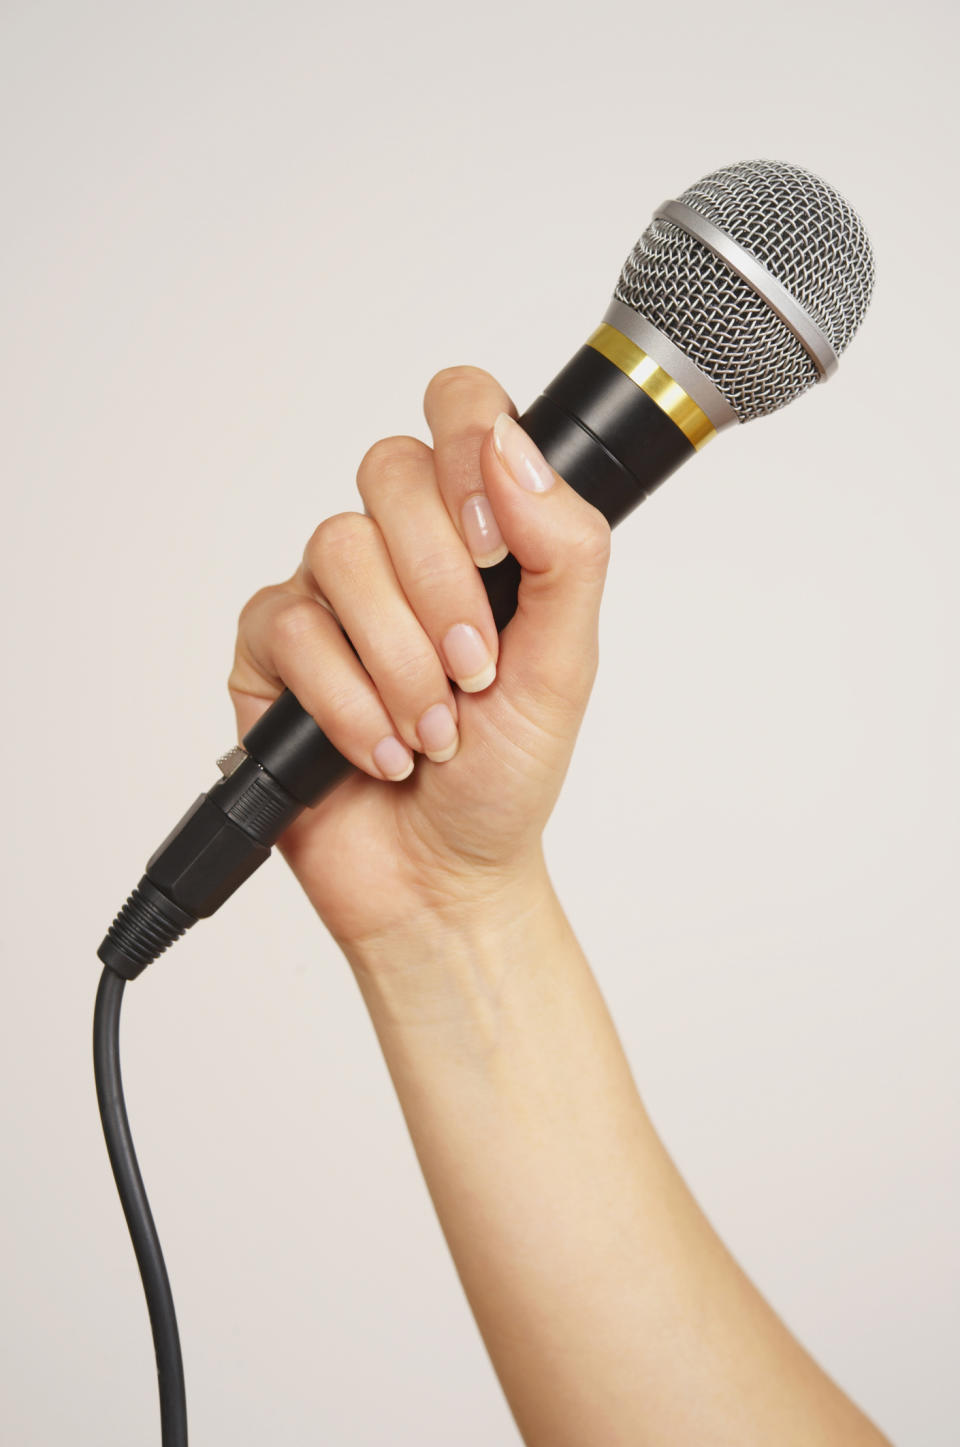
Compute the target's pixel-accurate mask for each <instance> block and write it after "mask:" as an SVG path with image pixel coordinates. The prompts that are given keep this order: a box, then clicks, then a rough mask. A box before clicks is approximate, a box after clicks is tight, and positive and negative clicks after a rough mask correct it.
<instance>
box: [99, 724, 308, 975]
mask: <svg viewBox="0 0 960 1447" xmlns="http://www.w3.org/2000/svg"><path fill="white" fill-rule="evenodd" d="M237 752H238V751H237V750H232V751H231V759H230V768H229V771H226V770H224V777H223V778H222V779H219V780H218V781H217V783H216V784H214V786H213V788H212V789H210V791H209V792H208V793H206V794H201V795H200V797H199V798H198V799H197V800H196V801H195V803H194V804H193V805H192V806H191V807H190V808H189V809H188V810H187V812H186V814H184V816H183V818H182V819H181V820H180V822H179V824H177V826H176V828H175V829H173V830H172V832H171V833H170V834H168V835H167V837H166V839H165V840H164V841H163V843H162V844H161V845H160V848H159V849H158V850H156V852H155V853H154V854H153V855H152V856H151V857H150V859H149V861H148V862H147V869H146V873H145V875H144V877H143V879H141V881H140V883H139V884H138V885H137V887H136V889H135V890H134V891H133V893H132V894H131V895H130V897H129V899H128V900H127V902H126V904H125V905H124V907H123V909H122V910H121V911H120V913H119V914H118V915H117V917H116V919H115V920H114V922H113V924H112V925H111V927H110V930H109V931H108V933H107V937H106V939H105V940H104V941H103V944H102V945H101V946H100V948H99V950H98V951H97V954H98V955H99V957H100V959H101V960H102V961H103V963H104V964H105V965H107V966H109V968H110V969H111V970H113V971H114V973H115V974H117V975H120V976H122V977H123V979H125V980H133V979H136V977H137V975H139V974H140V973H141V971H142V970H145V969H146V967H147V965H149V964H151V963H152V961H153V960H155V959H156V958H157V956H158V955H161V954H162V953H163V952H164V950H166V949H167V948H168V947H169V946H170V945H172V944H173V943H174V941H175V940H178V939H179V938H180V936H181V935H182V934H183V933H184V931H185V930H188V929H189V928H190V926H191V925H192V924H196V922H197V920H198V919H206V918H207V917H208V916H209V915H211V914H213V913H214V912H215V911H216V910H218V909H219V908H220V906H221V904H223V903H224V901H225V900H227V899H229V898H230V896H231V894H233V892H234V890H236V889H239V888H240V885H241V884H243V882H244V880H246V879H249V878H250V875H251V874H253V872H254V870H255V869H259V868H260V865H261V864H263V863H265V861H266V860H267V859H269V857H270V849H271V846H272V845H273V844H274V843H275V842H276V840H277V839H278V838H279V836H280V835H281V834H282V833H283V831H284V829H286V827H287V826H288V825H289V824H291V823H292V822H293V820H294V819H295V818H296V817H297V815H298V814H299V813H300V812H301V811H302V809H303V804H302V803H301V802H300V801H299V800H298V799H294V798H292V797H291V795H290V794H288V793H287V791H286V789H284V788H283V787H282V786H281V785H280V784H278V783H277V781H276V779H274V778H273V777H272V775H270V774H268V773H267V771H266V769H264V768H262V767H261V765H260V764H258V763H257V761H256V760H255V759H252V758H250V757H249V756H247V755H246V754H245V753H244V754H243V756H242V757H240V758H237V757H236V754H237Z"/></svg>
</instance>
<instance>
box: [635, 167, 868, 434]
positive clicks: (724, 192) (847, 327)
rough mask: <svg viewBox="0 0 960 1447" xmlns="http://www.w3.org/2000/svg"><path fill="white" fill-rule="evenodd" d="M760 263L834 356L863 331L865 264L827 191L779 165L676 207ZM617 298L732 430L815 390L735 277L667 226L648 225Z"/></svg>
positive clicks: (809, 369) (852, 221) (788, 339)
mask: <svg viewBox="0 0 960 1447" xmlns="http://www.w3.org/2000/svg"><path fill="white" fill-rule="evenodd" d="M677 199H678V200H680V201H683V202H685V203H686V205H687V206H690V207H691V208H692V209H693V210H694V211H696V212H698V213H699V214H700V215H701V216H703V217H705V218H706V219H707V220H708V221H711V222H713V224H714V226H717V227H719V229H720V230H721V231H723V232H724V233H725V234H726V235H727V236H729V237H731V238H732V239H733V240H734V241H736V242H738V243H739V244H740V245H741V246H742V247H744V249H745V250H747V251H749V252H750V253H751V254H752V255H753V256H754V257H756V259H757V260H758V261H760V262H761V263H762V264H763V265H764V266H765V267H766V268H767V270H768V271H769V272H771V273H772V274H773V276H774V277H776V279H777V281H779V282H780V283H781V285H782V286H784V287H785V288H786V289H787V291H789V292H790V294H791V295H792V296H793V297H794V299H795V300H796V301H797V302H799V304H800V305H801V306H802V307H803V308H804V310H805V311H806V312H808V314H809V315H810V317H811V318H812V319H813V321H814V322H815V323H816V324H817V326H818V327H819V328H820V330H821V331H822V332H823V334H824V336H825V337H826V338H827V340H828V341H829V342H830V344H831V346H832V347H833V350H834V351H835V352H836V353H837V355H838V356H839V354H840V353H841V352H842V351H843V350H844V348H845V347H846V346H847V344H848V343H849V341H850V339H851V337H852V336H853V334H854V332H855V331H856V330H857V327H858V326H859V325H860V323H861V321H862V320H863V315H864V312H865V311H866V309H867V303H868V302H869V300H870V294H871V292H872V290H873V277H874V266H873V253H872V252H871V250H870V242H869V241H868V240H867V234H866V232H865V231H864V228H863V222H862V221H861V220H860V217H859V216H858V215H857V213H856V212H855V211H854V210H853V208H852V207H851V206H849V205H848V204H847V202H846V201H845V200H844V199H843V197H842V196H841V195H839V194H838V192H836V191H835V190H834V189H833V187H832V186H828V185H827V183H826V182H825V181H821V180H820V178H819V177H818V176H814V175H812V174H811V173H810V172H809V171H803V170H801V168H800V167H799V166H789V165H786V164H785V163H784V162H781V161H741V162H739V163H738V164H737V165H735V166H725V167H724V168H723V170H720V171H713V172H712V173H711V174H710V175H709V176H704V178H703V180H702V181H698V182H697V183H696V184H695V185H693V186H691V187H690V188H689V190H687V191H684V193H683V195H682V196H680V197H678V198H677ZM614 296H615V297H616V298H617V300H618V301H621V302H624V303H625V304H626V305H627V306H629V307H633V309H634V311H637V312H639V313H640V315H641V316H644V317H646V319H647V320H648V321H649V322H652V323H653V325H654V326H655V327H658V328H659V329H660V331H662V332H664V333H665V334H666V335H667V336H668V337H669V338H670V340H671V341H672V342H673V343H674V344H675V345H676V346H677V347H679V348H680V350H681V351H682V352H683V353H685V355H686V356H688V357H689V358H690V360H691V361H692V362H694V363H695V364H696V365H697V366H698V367H699V368H700V370H701V371H702V372H704V373H706V375H707V376H708V377H709V378H710V380H711V381H712V382H713V383H714V385H715V386H716V387H717V388H718V390H719V391H720V392H721V393H722V394H723V396H724V397H725V398H726V400H727V401H728V402H729V403H730V406H731V407H732V408H733V410H734V412H735V413H736V414H737V419H738V420H739V421H740V422H749V421H750V419H751V418H753V417H762V416H763V415H764V414H765V413H767V412H775V411H776V410H777V409H778V408H779V407H784V406H786V404H787V403H788V402H792V401H793V399H794V397H799V396H800V394H801V392H805V391H806V390H807V388H808V387H812V386H813V384H814V382H816V381H817V378H818V373H817V369H816V367H815V366H814V364H813V362H812V360H811V358H810V356H809V355H808V353H807V352H806V351H805V350H804V348H803V347H802V346H801V344H800V342H799V341H798V340H797V338H796V337H795V336H794V334H793V332H792V331H790V329H789V328H788V327H787V326H785V325H784V323H783V322H782V321H781V320H780V318H779V317H778V316H777V315H776V313H775V312H773V311H771V309H770V307H769V306H768V305H767V303H766V302H765V301H763V300H761V298H760V297H759V296H758V295H757V293H756V292H755V291H753V289H752V288H751V287H750V286H748V284H747V283H746V282H745V281H743V280H742V278H741V277H739V276H737V275H736V273H735V272H733V271H731V270H730V268H729V267H728V266H727V265H726V264H725V263H724V262H723V261H721V260H720V259H719V258H718V257H716V256H715V255H714V254H713V252H711V251H709V250H708V249H707V248H706V247H705V246H704V245H703V243H702V242H700V241H697V240H696V239H695V238H694V237H692V236H690V235H689V234H688V233H687V232H686V231H683V230H681V228H680V227H679V226H676V225H675V224H674V223H673V222H671V221H666V220H663V219H657V220H654V221H652V222H651V224H650V225H649V226H648V227H647V229H646V231H645V232H644V233H643V235H642V236H641V238H640V240H639V241H638V242H637V244H636V246H635V247H634V248H633V251H632V252H631V253H630V255H629V256H628V257H627V260H626V261H625V262H624V266H623V271H622V272H621V273H620V280H619V282H618V283H617V287H616V290H615V292H614Z"/></svg>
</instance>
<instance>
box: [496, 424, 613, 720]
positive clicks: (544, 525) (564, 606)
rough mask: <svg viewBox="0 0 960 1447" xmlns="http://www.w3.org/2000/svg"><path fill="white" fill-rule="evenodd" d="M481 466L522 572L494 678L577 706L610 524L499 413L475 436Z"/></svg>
mask: <svg viewBox="0 0 960 1447" xmlns="http://www.w3.org/2000/svg"><path fill="white" fill-rule="evenodd" d="M480 470H481V475H482V477H483V482H484V487H485V490H486V493H487V495H488V497H489V499H490V502H491V505H492V507H493V510H494V512H495V513H496V516H497V520H498V522H499V525H500V530H501V532H502V534H503V537H504V540H505V542H506V545H507V547H508V549H509V551H510V552H511V553H512V554H513V556H514V557H515V558H516V559H517V561H518V562H519V563H520V566H521V569H522V574H521V581H520V593H519V600H518V608H517V613H516V615H515V617H514V618H513V619H512V620H511V622H510V623H509V624H508V625H507V628H506V629H505V630H504V632H503V634H502V635H501V638H500V663H499V669H498V672H499V677H500V682H501V684H502V685H503V686H504V687H505V688H507V689H509V690H511V691H513V692H515V693H517V694H525V695H527V696H528V697H530V698H532V699H533V698H539V699H549V698H551V697H554V698H559V699H561V700H563V701H568V702H569V703H570V704H572V705H573V706H574V707H582V706H583V705H585V703H586V698H587V696H588V694H589V690H590V686H591V684H592V681H593V676H594V673H595V670H596V655H597V624H598V619H599V612H600V600H601V596H602V593H603V585H604V580H605V578H606V573H607V564H608V561H609V557H610V525H609V523H608V522H607V520H606V518H605V517H604V516H603V514H602V513H601V512H600V511H599V509H597V508H595V507H594V506H593V505H592V504H591V503H588V502H587V501H586V500H585V499H584V498H582V497H581V496H580V495H579V493H577V492H576V491H575V490H574V489H573V488H572V487H570V485H569V484H568V483H566V482H564V480H563V479H562V478H561V477H559V476H558V475H557V473H555V472H554V471H553V469H552V468H551V467H550V466H549V465H548V463H547V462H546V460H545V458H544V457H543V454H542V453H541V452H540V451H539V449H538V448H537V447H536V445H535V444H534V443H533V441H532V440H531V438H530V437H528V436H527V434H526V433H525V432H524V431H523V429H522V428H521V427H520V426H519V425H518V423H517V422H516V421H514V419H513V418H512V417H510V416H508V415H507V414H505V413H501V414H500V416H499V417H498V418H497V419H496V422H495V425H494V427H493V430H492V431H491V432H490V433H489V434H488V435H487V436H486V438H485V439H484V442H483V445H482V447H481V452H480Z"/></svg>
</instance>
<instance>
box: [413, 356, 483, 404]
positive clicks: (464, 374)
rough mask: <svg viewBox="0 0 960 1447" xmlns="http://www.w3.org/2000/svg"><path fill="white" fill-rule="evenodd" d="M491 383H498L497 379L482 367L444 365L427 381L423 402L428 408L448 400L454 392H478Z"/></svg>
mask: <svg viewBox="0 0 960 1447" xmlns="http://www.w3.org/2000/svg"><path fill="white" fill-rule="evenodd" d="M491 383H492V384H493V385H494V386H496V385H497V384H496V382H495V379H494V378H493V377H491V375H490V373H489V372H485V371H484V369H483V368H482V367H470V366H466V365H460V366H456V367H444V368H443V370H442V371H440V372H437V373H436V374H435V375H434V376H433V377H431V378H430V381H429V382H428V383H427V390H426V392H425V393H424V398H423V403H424V406H425V407H426V408H430V407H433V406H436V405H437V404H439V403H442V402H443V401H445V400H447V399H448V398H449V397H450V396H451V395H452V394H456V395H458V396H462V395H463V394H464V393H472V392H477V391H478V390H482V389H485V388H488V387H489V386H490V385H491Z"/></svg>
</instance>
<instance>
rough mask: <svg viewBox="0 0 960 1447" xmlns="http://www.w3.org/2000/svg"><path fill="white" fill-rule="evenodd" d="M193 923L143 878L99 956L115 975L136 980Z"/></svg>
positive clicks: (115, 923) (118, 917) (183, 912)
mask: <svg viewBox="0 0 960 1447" xmlns="http://www.w3.org/2000/svg"><path fill="white" fill-rule="evenodd" d="M192 924H196V920H195V919H194V917H193V915H192V914H187V912H186V910H183V909H181V908H180V907H179V905H176V904H174V903H173V901H172V900H169V899H168V898H167V896H166V895H165V894H163V893H162V891H161V890H159V889H157V888H156V886H155V885H153V884H151V882H150V880H149V879H148V878H147V876H146V875H144V876H143V878H142V879H141V881H140V883H139V884H138V885H137V887H136V889H135V890H134V891H133V893H132V894H131V895H130V897H129V899H128V900H127V902H126V904H125V905H124V906H123V908H122V909H121V911H120V913H119V914H118V915H117V917H116V919H115V920H114V922H113V924H112V925H111V926H110V928H109V930H108V931H107V936H106V939H105V940H104V941H103V944H102V945H101V946H100V948H99V949H98V950H97V954H98V955H99V957H100V959H101V960H102V961H103V963H104V964H105V965H108V966H109V968H110V969H111V970H113V971H114V973H115V974H117V975H121V976H122V977H123V979H125V980H135V979H136V977H137V975H139V974H141V973H142V971H143V970H145V969H146V968H147V965H150V964H152V963H153V961H154V960H155V959H156V958H157V957H158V956H159V955H162V954H163V952H164V950H165V949H167V948H168V947H169V946H170V945H172V944H174V943H175V941H176V940H178V939H179V938H180V936H181V935H182V934H183V933H184V932H185V931H186V930H188V929H189V928H190V926H191V925H192Z"/></svg>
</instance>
